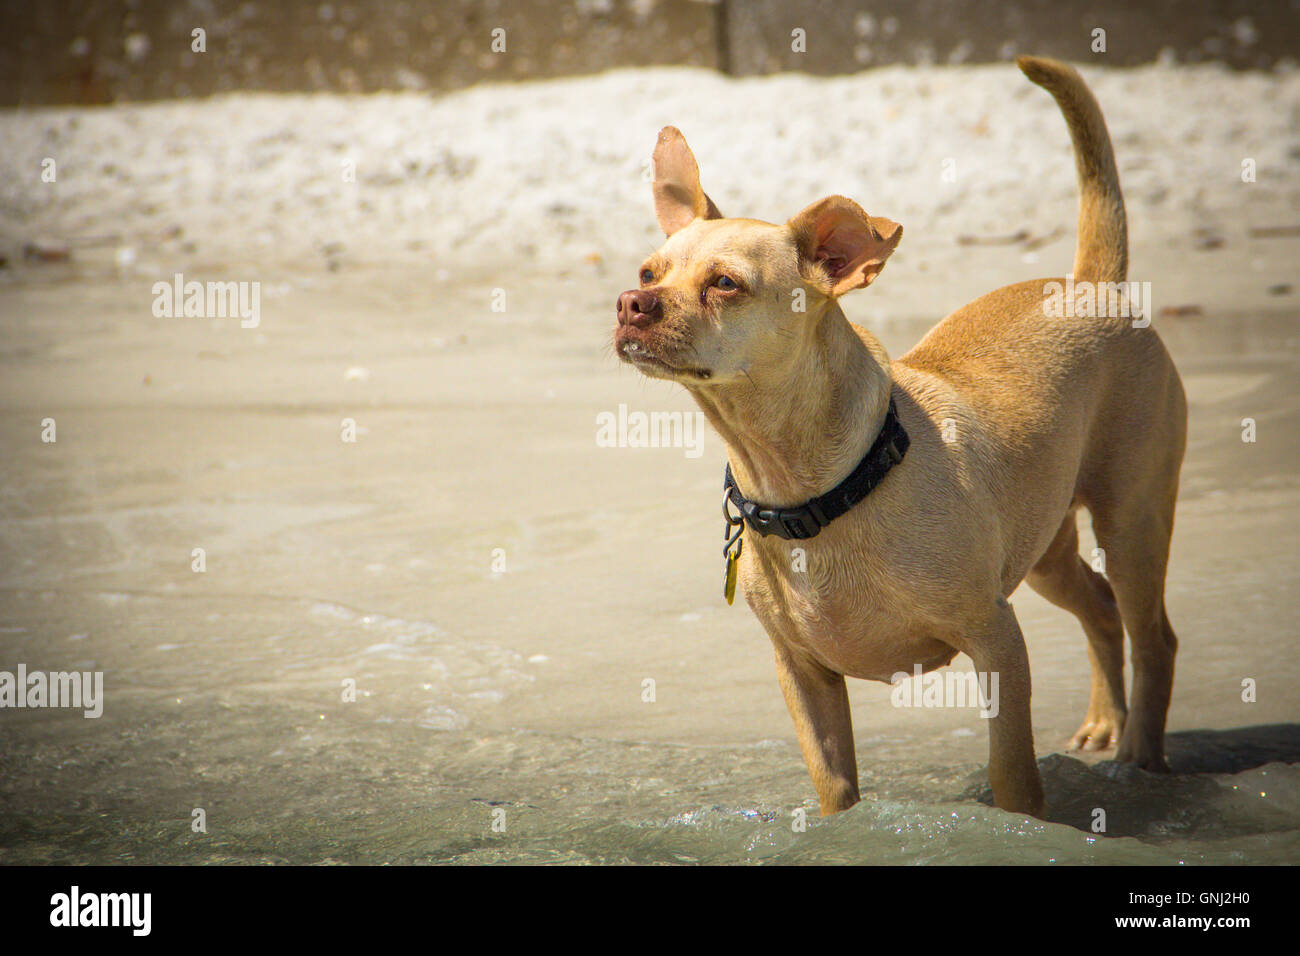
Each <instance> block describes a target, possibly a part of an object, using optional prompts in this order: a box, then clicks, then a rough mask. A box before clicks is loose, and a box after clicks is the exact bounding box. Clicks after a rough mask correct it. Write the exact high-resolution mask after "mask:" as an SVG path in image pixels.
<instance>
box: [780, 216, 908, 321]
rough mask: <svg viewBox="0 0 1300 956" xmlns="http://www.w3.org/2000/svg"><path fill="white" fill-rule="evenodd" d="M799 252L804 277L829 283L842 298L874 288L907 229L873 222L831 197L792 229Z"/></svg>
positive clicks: (876, 218)
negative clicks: (826, 280) (871, 286)
mask: <svg viewBox="0 0 1300 956" xmlns="http://www.w3.org/2000/svg"><path fill="white" fill-rule="evenodd" d="M787 225H789V227H790V230H791V231H792V232H793V233H794V238H795V244H796V245H797V246H798V249H799V265H800V268H801V269H802V270H803V272H804V273H805V275H808V276H810V277H812V278H816V279H820V278H821V277H822V273H824V275H825V277H826V278H828V279H829V280H830V288H829V290H828V291H829V292H830V294H831V295H832V296H833V297H837V298H838V297H839V296H841V295H843V294H844V293H846V292H852V291H853V290H854V289H861V288H862V287H863V286H867V285H870V284H871V282H872V280H873V279H875V278H876V276H878V275H880V271H881V270H882V269H884V268H885V260H886V259H888V258H889V256H890V253H892V252H893V251H894V248H895V247H896V246H897V245H898V240H900V239H902V238H903V227H902V226H900V225H899V224H898V223H896V222H893V221H891V220H889V219H885V218H884V217H883V216H868V215H867V214H866V213H865V212H863V211H862V207H861V206H859V205H858V204H857V203H855V202H854V201H853V200H852V199H845V198H844V197H843V196H827V197H826V198H825V199H821V200H818V201H817V202H815V203H813V204H812V205H811V206H809V207H808V208H807V209H805V210H804V211H803V212H801V213H799V215H797V216H795V217H794V218H793V219H791V220H790V222H789V223H788V224H787Z"/></svg>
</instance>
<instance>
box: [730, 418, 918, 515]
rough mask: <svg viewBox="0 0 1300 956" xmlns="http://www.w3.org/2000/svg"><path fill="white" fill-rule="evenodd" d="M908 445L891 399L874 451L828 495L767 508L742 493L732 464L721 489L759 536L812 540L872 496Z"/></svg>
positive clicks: (870, 450)
mask: <svg viewBox="0 0 1300 956" xmlns="http://www.w3.org/2000/svg"><path fill="white" fill-rule="evenodd" d="M909 444H911V440H910V439H909V438H908V437H907V432H906V431H905V430H904V429H903V423H902V422H900V421H899V420H898V410H897V409H896V408H895V407H894V400H893V398H890V400H889V411H888V412H886V413H885V421H884V424H882V425H881V426H880V434H879V435H877V436H876V440H875V441H874V442H873V443H872V445H871V448H869V449H868V450H867V453H866V454H865V455H863V456H862V460H861V461H860V462H858V466H857V467H856V468H854V469H853V471H851V472H850V473H849V476H848V477H847V478H845V479H844V480H843V481H841V482H840V483H839V484H838V485H836V486H835V487H834V488H832V489H831V490H830V491H828V492H826V494H824V495H818V496H817V497H816V498H813V499H812V500H810V501H806V502H804V503H803V504H801V505H799V506H797V507H794V508H768V507H765V506H764V505H760V504H757V503H756V502H753V501H750V500H749V499H748V498H746V497H745V496H744V495H742V494H741V493H740V488H739V487H738V486H737V485H736V479H735V478H733V477H732V475H731V465H730V463H728V465H727V470H726V473H725V477H724V479H723V483H722V487H723V490H724V492H725V493H726V495H727V497H728V498H729V499H730V500H731V503H732V504H734V505H735V506H736V507H737V508H738V509H739V510H740V514H741V516H742V517H743V518H744V520H745V523H746V524H747V525H749V526H750V527H751V528H753V529H754V530H755V531H757V532H758V533H759V534H762V535H768V534H774V535H777V536H779V537H782V538H786V539H787V540H789V539H792V538H793V539H802V538H811V537H814V536H815V535H816V534H817V533H818V532H820V531H821V530H822V528H824V527H826V526H827V525H828V524H830V523H831V522H832V521H834V520H835V519H836V518H838V517H839V516H840V515H842V514H844V513H845V512H847V511H848V510H849V509H850V508H852V507H853V506H854V505H856V504H857V503H858V502H859V501H861V500H862V499H863V498H865V497H866V496H867V495H869V494H870V493H871V490H872V489H873V488H875V487H876V485H878V484H880V482H881V479H883V478H884V477H885V475H886V473H887V472H888V471H889V469H890V468H893V467H894V466H895V465H897V464H898V463H899V462H900V461H902V460H903V455H905V454H907V446H908V445H909ZM723 510H724V512H725V510H726V509H725V508H724V509H723ZM729 520H730V519H729ZM737 520H739V519H737Z"/></svg>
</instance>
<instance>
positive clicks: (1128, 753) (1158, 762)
mask: <svg viewBox="0 0 1300 956" xmlns="http://www.w3.org/2000/svg"><path fill="white" fill-rule="evenodd" d="M1115 760H1116V762H1117V763H1127V764H1132V765H1133V766H1135V767H1140V768H1141V769H1143V770H1145V771H1147V772H1148V773H1170V772H1171V771H1170V770H1169V764H1168V763H1166V762H1165V755H1164V754H1163V753H1162V752H1161V750H1160V748H1159V747H1157V746H1150V745H1148V746H1143V745H1142V744H1134V743H1131V742H1130V741H1127V740H1125V741H1121V742H1120V745H1119V751H1118V752H1117V753H1116V754H1115Z"/></svg>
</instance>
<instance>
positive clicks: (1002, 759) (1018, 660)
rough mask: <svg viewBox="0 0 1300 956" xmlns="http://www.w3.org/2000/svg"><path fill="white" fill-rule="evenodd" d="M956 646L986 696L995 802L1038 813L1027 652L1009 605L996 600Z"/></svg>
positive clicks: (1038, 787) (1040, 809) (1039, 790)
mask: <svg viewBox="0 0 1300 956" xmlns="http://www.w3.org/2000/svg"><path fill="white" fill-rule="evenodd" d="M971 638H972V640H971V643H970V645H969V647H965V648H962V649H963V650H964V651H965V652H966V653H967V654H968V655H969V656H970V658H971V660H972V661H974V662H975V672H976V675H977V676H978V677H979V679H980V687H981V688H982V689H987V692H988V694H989V698H990V699H989V700H988V701H987V703H986V708H985V710H984V711H983V715H984V716H987V717H988V719H989V783H991V784H992V785H993V803H994V805H995V806H997V807H999V808H1001V809H1003V810H1009V811H1011V812H1013V813H1028V814H1030V815H1031V816H1036V817H1037V816H1042V813H1043V784H1042V781H1041V780H1040V779H1039V776H1038V764H1037V763H1036V762H1035V760H1034V731H1033V725H1032V723H1031V721H1030V716H1029V691H1030V687H1029V655H1028V653H1027V652H1026V651H1025V638H1024V635H1023V634H1021V633H1020V624H1019V622H1017V621H1016V614H1015V612H1014V611H1013V610H1012V609H1011V605H1010V604H1008V603H1007V601H1006V600H1005V599H1003V598H999V599H998V600H997V604H996V607H995V609H994V612H993V614H992V615H991V616H990V618H989V619H988V621H987V622H986V624H985V625H984V626H983V627H980V628H977V629H976V632H975V633H974V634H972V635H971Z"/></svg>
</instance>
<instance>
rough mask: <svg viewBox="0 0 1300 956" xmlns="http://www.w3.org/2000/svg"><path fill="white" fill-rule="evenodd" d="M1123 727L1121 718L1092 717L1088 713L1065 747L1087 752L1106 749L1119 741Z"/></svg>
mask: <svg viewBox="0 0 1300 956" xmlns="http://www.w3.org/2000/svg"><path fill="white" fill-rule="evenodd" d="M1123 729H1124V722H1123V721H1122V720H1119V719H1116V718H1112V717H1094V716H1092V715H1091V714H1089V715H1088V717H1087V719H1086V720H1084V722H1083V726H1082V727H1080V728H1079V729H1078V730H1076V731H1075V732H1074V736H1073V737H1071V738H1070V745H1069V747H1068V748H1067V749H1069V750H1084V751H1088V752H1093V751H1097V750H1106V749H1107V748H1110V747H1113V746H1115V745H1116V744H1117V743H1119V735H1120V733H1121V732H1122V731H1123Z"/></svg>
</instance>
